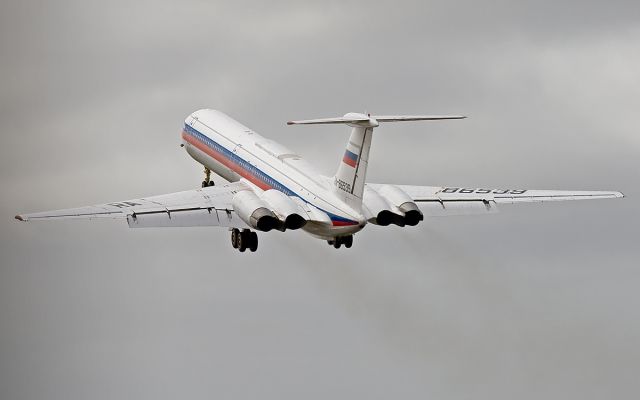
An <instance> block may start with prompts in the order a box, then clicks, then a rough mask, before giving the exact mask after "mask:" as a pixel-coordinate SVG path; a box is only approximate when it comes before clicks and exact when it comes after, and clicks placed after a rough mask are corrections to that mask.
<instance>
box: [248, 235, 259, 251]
mask: <svg viewBox="0 0 640 400" xmlns="http://www.w3.org/2000/svg"><path fill="white" fill-rule="evenodd" d="M249 250H251V252H252V253H253V252H254V251H256V250H258V234H257V233H255V232H249Z"/></svg>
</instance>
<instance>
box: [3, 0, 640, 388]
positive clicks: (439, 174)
mask: <svg viewBox="0 0 640 400" xmlns="http://www.w3.org/2000/svg"><path fill="white" fill-rule="evenodd" d="M639 4H640V3H638V2H637V1H607V2H603V1H590V0H588V1H584V0H583V1H546V0H543V1H535V2H533V1H532V2H527V3H523V4H516V2H513V1H493V2H473V1H469V2H453V1H418V2H402V1H393V2H388V3H386V4H385V3H383V2H355V1H344V2H327V1H323V2H315V3H305V2H301V1H295V2H255V3H254V2H244V1H235V2H227V3H221V4H217V3H215V2H208V1H195V0H193V1H179V2H166V1H155V2H153V1H139V2H132V1H106V2H105V1H93V0H91V1H86V0H82V1H80V0H77V1H74V0H61V1H55V2H54V1H31V0H27V1H18V0H4V1H2V3H1V5H0V133H1V140H2V142H1V144H0V184H1V186H2V191H1V197H0V200H1V201H0V216H1V217H2V218H1V219H0V398H2V399H7V400H9V399H11V400H22V399H24V400H34V399H48V400H52V399H61V400H62V399H64V400H69V399H88V398H90V399H133V398H135V399H175V398H185V399H211V398H216V399H256V398H263V399H300V398H305V399H328V398H335V399H352V398H368V399H390V398H407V399H425V398H431V399H470V398H473V399H513V398H519V399H541V398H551V399H580V400H584V399H603V398H616V399H625V398H627V399H630V398H636V397H637V395H638V393H639V392H640V383H639V381H638V377H637V375H638V371H639V370H640V291H639V290H638V287H640V262H639V260H640V246H639V243H638V238H639V237H640V235H639V233H640V232H639V230H640V229H639V226H640V205H639V202H638V199H640V189H639V188H638V178H639V172H640V135H639V134H638V126H639V122H638V110H639V108H640V107H639V106H640V98H639V95H640V74H639V71H640V6H639ZM204 107H207V108H215V109H219V110H222V111H224V112H226V113H227V114H229V115H231V116H232V117H234V118H236V119H238V120H239V121H241V122H243V123H244V124H245V125H248V126H249V127H251V128H253V129H254V130H256V131H258V132H260V133H261V134H262V135H264V136H267V137H270V138H272V139H275V140H277V141H279V142H282V143H284V144H285V145H287V146H288V147H291V148H293V149H294V150H296V151H297V152H299V153H301V154H302V155H303V156H305V157H306V158H308V159H309V160H310V161H311V162H313V163H315V164H317V165H318V167H319V169H320V170H321V171H323V172H324V173H326V174H327V175H331V174H333V173H334V171H335V169H336V167H337V165H338V162H339V160H340V157H341V154H342V152H341V150H342V149H343V148H344V145H345V143H346V140H347V138H348V129H346V128H344V127H333V126H332V127H286V126H285V121H287V120H290V119H302V118H315V117H330V116H338V115H342V114H344V113H346V112H350V111H355V112H363V111H368V112H372V113H373V112H374V113H381V114H387V113H389V114H391V113H398V114H400V113H406V114H416V113H433V114H439V113H442V114H444V113H451V114H464V115H468V116H469V118H468V119H466V120H464V121H450V122H440V123H407V124H390V125H385V126H383V127H381V128H379V129H377V130H376V132H375V135H374V139H373V147H372V151H371V158H370V165H369V171H368V179H369V181H372V182H389V183H405V184H425V185H452V186H453V185H455V186H470V187H485V186H487V187H514V188H530V189H575V190H599V189H600V190H620V191H622V192H624V193H625V194H626V195H627V198H625V199H622V200H602V201H593V202H566V203H555V204H545V205H542V206H541V205H518V206H504V207H502V208H501V211H502V212H501V213H500V214H497V215H489V216H471V217H452V218H442V219H428V220H426V221H424V223H422V224H420V225H419V226H417V227H413V228H406V229H401V228H397V227H388V228H383V227H375V226H374V227H368V228H367V229H365V230H364V231H363V232H361V233H359V234H357V235H356V237H355V239H354V246H353V248H351V249H350V250H345V249H344V248H343V249H340V250H335V249H333V248H332V247H329V246H327V245H326V243H324V242H321V241H318V240H314V239H313V238H311V237H310V236H307V235H304V234H301V233H300V232H292V233H284V234H282V233H269V234H261V235H260V249H259V251H258V252H257V253H253V254H249V253H245V254H239V253H238V252H237V251H235V250H234V249H233V248H232V247H231V245H230V241H229V237H228V236H229V233H228V232H227V231H226V230H224V229H216V228H210V229H202V228H190V229H186V228H185V229H166V230H165V229H155V230H154V229H150V230H129V228H128V227H127V225H126V224H124V223H122V222H119V221H98V222H90V221H87V222H85V221H68V222H62V221H60V222H50V223H38V224H36V223H33V224H20V223H18V222H17V221H15V220H13V216H14V215H15V214H17V213H18V212H33V211H41V210H50V209H56V208H66V207H75V206H82V205H87V204H95V203H104V202H108V201H116V200H125V199H130V198H135V197H140V196H145V195H153V194H161V193H167V192H174V191H179V190H186V189H190V188H197V187H198V186H199V185H200V181H201V180H202V176H201V170H202V168H201V166H199V165H198V164H197V163H196V162H195V161H193V160H192V159H190V157H189V156H188V155H187V154H186V153H185V152H184V151H183V150H182V149H180V148H179V146H178V144H179V131H180V128H181V125H182V123H183V120H184V118H185V117H186V116H187V115H188V114H189V113H191V112H192V111H194V110H196V109H199V108H204Z"/></svg>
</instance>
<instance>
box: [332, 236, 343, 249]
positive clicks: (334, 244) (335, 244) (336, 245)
mask: <svg viewBox="0 0 640 400" xmlns="http://www.w3.org/2000/svg"><path fill="white" fill-rule="evenodd" d="M338 239H339V238H336V240H335V241H334V242H333V247H335V248H336V249H339V248H340V246H342V241H340V240H338Z"/></svg>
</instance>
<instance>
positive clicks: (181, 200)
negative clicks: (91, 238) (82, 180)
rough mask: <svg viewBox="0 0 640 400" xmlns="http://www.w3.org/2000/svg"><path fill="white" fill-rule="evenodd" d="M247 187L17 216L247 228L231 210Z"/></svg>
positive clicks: (214, 188) (141, 225) (139, 225)
mask: <svg viewBox="0 0 640 400" xmlns="http://www.w3.org/2000/svg"><path fill="white" fill-rule="evenodd" d="M241 190H249V188H248V186H247V185H245V184H244V183H242V182H236V183H230V184H227V185H222V186H210V187H206V188H202V189H197V190H187V191H184V192H177V193H170V194H163V195H160V196H152V197H145V198H141V199H133V200H126V201H118V202H114V203H107V204H98V205H94V206H87V207H79V208H68V209H64V210H55V211H45V212H38V213H32V214H21V215H16V219H17V220H20V221H25V222H27V221H42V220H50V219H94V218H121V219H126V220H127V223H128V224H129V227H131V228H146V227H178V226H223V227H233V228H247V227H248V226H247V225H246V224H245V223H244V222H243V221H242V220H241V219H240V218H239V217H238V216H237V215H236V213H235V212H234V211H233V206H232V205H231V201H232V199H233V196H234V195H235V194H236V193H237V192H239V191H241Z"/></svg>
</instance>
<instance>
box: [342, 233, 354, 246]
mask: <svg viewBox="0 0 640 400" xmlns="http://www.w3.org/2000/svg"><path fill="white" fill-rule="evenodd" d="M352 245H353V235H349V236H347V237H345V238H344V247H346V248H347V249H350V248H351V246H352Z"/></svg>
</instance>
